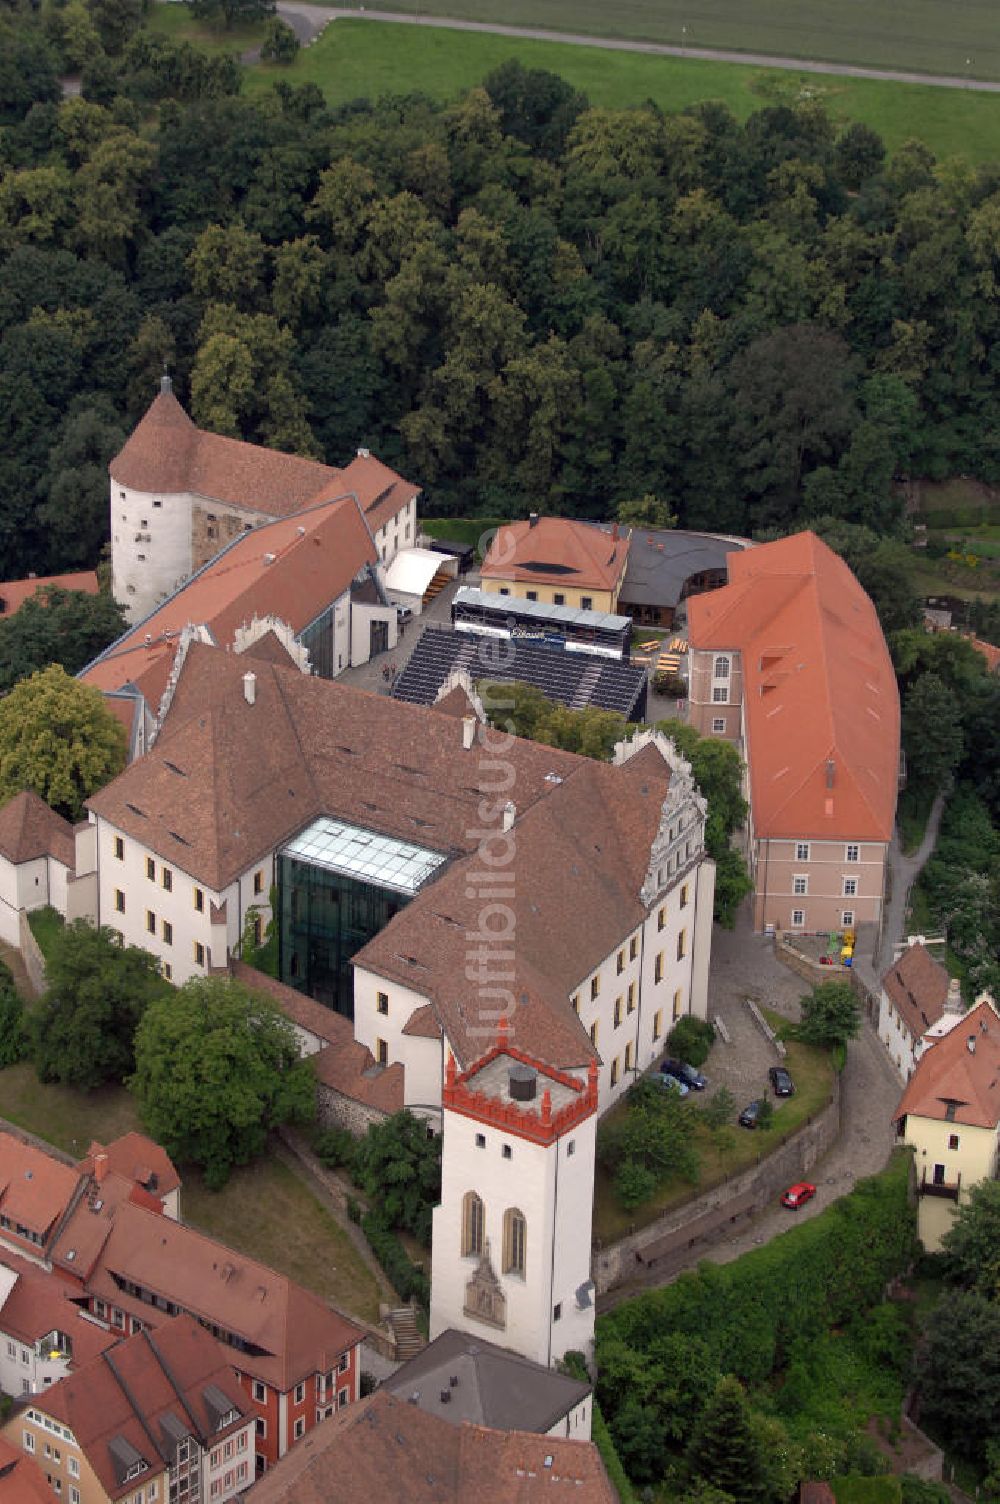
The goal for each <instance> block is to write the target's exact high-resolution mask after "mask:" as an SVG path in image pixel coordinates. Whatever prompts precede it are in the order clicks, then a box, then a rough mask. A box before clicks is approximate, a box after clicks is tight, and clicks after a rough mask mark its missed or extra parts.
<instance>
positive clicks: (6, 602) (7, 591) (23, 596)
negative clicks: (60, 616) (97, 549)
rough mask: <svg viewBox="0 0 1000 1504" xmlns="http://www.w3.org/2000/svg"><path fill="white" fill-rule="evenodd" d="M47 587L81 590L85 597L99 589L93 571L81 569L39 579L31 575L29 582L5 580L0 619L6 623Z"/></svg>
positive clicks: (1, 588)
mask: <svg viewBox="0 0 1000 1504" xmlns="http://www.w3.org/2000/svg"><path fill="white" fill-rule="evenodd" d="M47 585H54V586H56V587H57V588H58V589H59V590H82V591H83V592H84V594H85V595H96V594H97V592H98V590H99V589H100V586H99V585H98V583H97V574H96V572H95V571H94V570H93V569H83V570H81V571H80V573H79V574H47V575H43V576H42V577H41V578H39V577H38V576H36V575H32V577H31V579H30V580H5V581H3V582H0V617H3V619H4V620H5V621H6V620H7V618H8V617H11V616H13V615H14V613H15V612H16V611H20V609H21V607H22V606H23V605H24V603H25V601H27V600H30V599H31V597H32V596H33V595H36V594H37V593H38V591H39V590H44V589H45V587H46V586H47Z"/></svg>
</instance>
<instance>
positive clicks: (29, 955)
mask: <svg viewBox="0 0 1000 1504" xmlns="http://www.w3.org/2000/svg"><path fill="white" fill-rule="evenodd" d="M17 922H18V930H19V934H20V945H19V947H18V948H19V950H20V952H21V958H22V960H23V961H24V969H25V971H26V972H27V973H28V981H29V982H30V984H31V988H32V991H33V992H34V994H35V996H36V997H41V995H42V993H43V992H44V991H45V986H46V982H45V957H44V956H43V955H42V952H41V950H40V949H39V947H38V941H37V940H36V939H35V937H34V935H33V934H32V932H31V925H30V924H29V923H28V914H27V910H26V909H18V911H17Z"/></svg>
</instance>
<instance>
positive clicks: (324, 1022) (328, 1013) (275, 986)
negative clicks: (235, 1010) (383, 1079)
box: [229, 956, 354, 1045]
mask: <svg viewBox="0 0 1000 1504" xmlns="http://www.w3.org/2000/svg"><path fill="white" fill-rule="evenodd" d="M229 971H230V975H231V976H232V977H233V980H234V981H236V982H242V984H243V986H244V987H247V988H249V989H250V991H251V992H263V993H264V994H265V996H267V997H269V998H270V999H271V1001H272V1002H273V1003H277V1005H278V1007H279V1008H280V1009H281V1011H282V1013H283V1014H284V1015H285V1017H286V1018H288V1019H290V1020H291V1022H292V1023H293V1024H297V1025H298V1027H299V1028H300V1029H303V1030H305V1032H306V1033H307V1034H313V1035H315V1037H316V1038H317V1039H321V1040H323V1042H324V1043H325V1044H338V1045H343V1044H348V1043H350V1042H351V1041H352V1040H353V1039H354V1029H353V1028H352V1026H351V1021H350V1019H348V1018H345V1017H344V1015H343V1014H342V1013H335V1012H334V1010H333V1009H332V1008H326V1007H324V1006H323V1004H322V1003H317V1002H314V1000H313V999H312V998H311V997H306V995H305V993H304V992H297V991H296V990H295V988H294V987H288V986H286V985H285V983H284V982H279V981H278V980H277V978H276V977H269V976H267V975H266V973H265V972H263V971H258V970H257V968H256V967H255V966H248V965H247V963H246V961H241V960H239V959H238V958H237V957H235V956H234V957H232V959H231V960H230V962H229Z"/></svg>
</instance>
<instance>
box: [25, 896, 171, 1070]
mask: <svg viewBox="0 0 1000 1504" xmlns="http://www.w3.org/2000/svg"><path fill="white" fill-rule="evenodd" d="M45 974H46V981H47V984H48V985H47V988H46V992H45V996H44V998H43V999H42V1001H41V1003H40V1004H39V1006H38V1007H37V1008H36V1009H35V1010H34V1011H33V1013H32V1015H31V1018H30V1021H29V1029H30V1040H31V1056H32V1059H33V1061H34V1064H35V1069H36V1071H37V1072H38V1077H39V1080H41V1081H59V1082H61V1083H62V1084H63V1085H64V1086H77V1087H82V1088H84V1089H85V1090H91V1089H93V1088H94V1087H96V1086H103V1085H104V1083H105V1082H108V1081H123V1080H124V1079H125V1077H126V1076H127V1075H129V1074H130V1072H131V1071H132V1069H133V1067H134V1065H135V1056H134V1052H133V1039H134V1036H135V1031H136V1028H137V1027H138V1024H139V1020H140V1019H141V1017H142V1015H143V1013H144V1011H145V1009H146V1008H147V1007H148V1006H149V1004H150V1003H152V1002H153V1001H154V1000H155V999H157V998H162V997H164V996H166V995H167V994H169V993H170V992H171V991H172V988H171V987H170V986H169V984H168V983H167V982H165V981H164V980H163V978H162V976H161V975H160V971H159V966H158V963H157V961H156V960H155V958H154V957H153V956H151V955H150V954H149V952H148V951H144V950H140V949H139V948H138V947H137V946H134V945H129V946H126V947H125V948H124V949H123V948H122V947H121V945H120V944H119V942H118V936H117V935H116V934H115V931H114V930H112V929H106V928H101V929H95V928H94V927H93V925H91V924H88V923H87V921H86V920H84V919H77V920H76V921H75V922H74V923H73V924H68V925H66V926H64V928H62V929H61V930H59V932H58V933H57V935H56V938H55V940H54V941H53V943H52V946H51V948H50V954H49V955H48V956H47V957H46V961H45Z"/></svg>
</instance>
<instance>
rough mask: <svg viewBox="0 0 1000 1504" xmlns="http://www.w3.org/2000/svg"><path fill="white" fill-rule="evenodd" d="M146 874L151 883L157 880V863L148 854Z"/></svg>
mask: <svg viewBox="0 0 1000 1504" xmlns="http://www.w3.org/2000/svg"><path fill="white" fill-rule="evenodd" d="M146 876H147V877H148V878H149V880H150V882H151V883H155V882H156V863H155V862H154V861H153V858H152V857H151V856H147V858H146Z"/></svg>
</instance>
